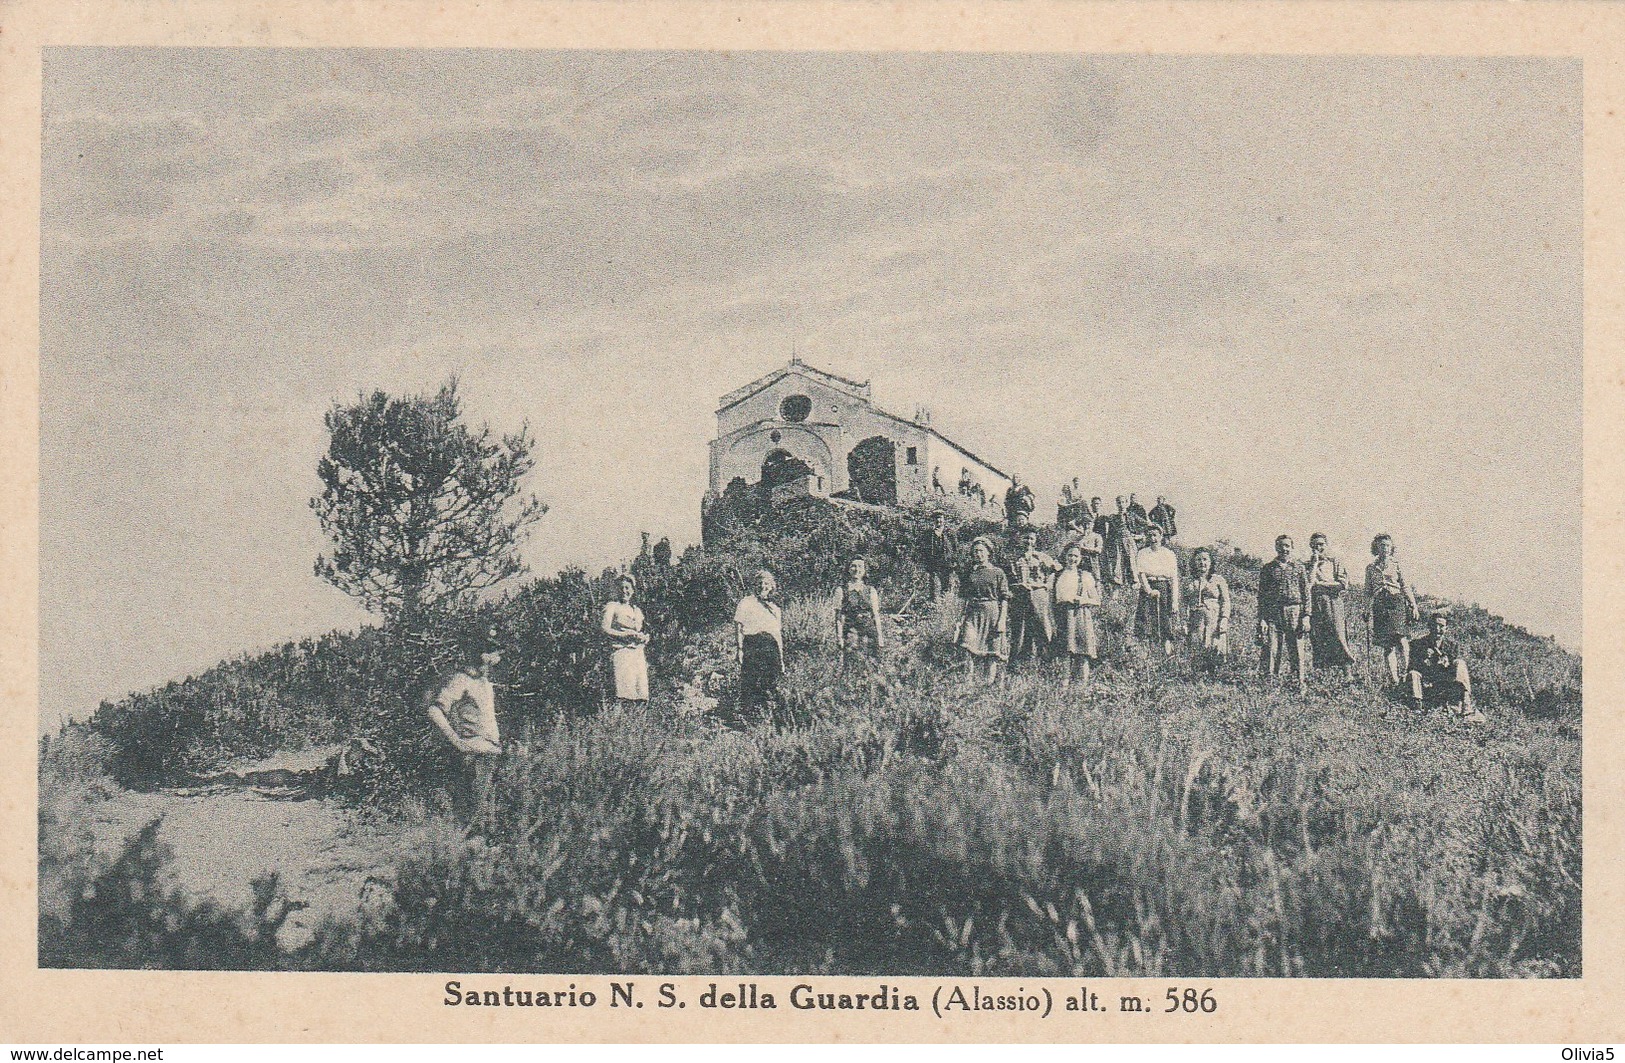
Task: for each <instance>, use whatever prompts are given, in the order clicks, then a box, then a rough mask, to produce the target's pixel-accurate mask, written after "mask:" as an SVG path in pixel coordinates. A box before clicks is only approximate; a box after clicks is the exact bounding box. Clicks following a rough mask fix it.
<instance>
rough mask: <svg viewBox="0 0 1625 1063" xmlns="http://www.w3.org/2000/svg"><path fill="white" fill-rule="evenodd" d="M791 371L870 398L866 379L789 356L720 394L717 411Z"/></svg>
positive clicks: (723, 409) (724, 408) (773, 382)
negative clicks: (853, 378) (766, 370)
mask: <svg viewBox="0 0 1625 1063" xmlns="http://www.w3.org/2000/svg"><path fill="white" fill-rule="evenodd" d="M791 373H800V374H802V375H803V376H806V377H808V378H809V379H812V380H815V381H817V382H818V383H820V384H825V385H827V386H829V387H832V388H834V389H835V390H837V391H842V392H845V393H846V394H848V395H851V396H852V397H853V398H858V399H869V398H870V394H869V382H868V381H867V380H865V381H864V382H862V383H861V384H860V383H859V382H858V381H856V380H849V379H848V378H846V377H844V376H840V375H839V374H836V373H831V372H829V371H827V370H824V369H819V368H818V367H816V366H811V365H808V364H807V363H806V362H803V361H802V360H801V359H799V358H791V359H790V361H789V363H788V364H786V365H783V366H780V367H779V368H778V369H775V370H773V371H772V372H771V373H769V374H767V375H766V376H764V377H760V378H758V379H756V380H753V381H751V382H750V383H749V384H745V385H743V386H742V387H737V388H734V389H733V390H732V391H730V392H728V393H727V394H726V395H724V396H722V398H720V399H718V400H717V403H718V405H717V412H718V413H724V412H726V411H727V410H729V409H732V408H733V407H735V406H738V405H739V404H740V403H741V402H744V401H745V400H746V399H748V398H750V397H751V396H752V395H755V394H757V393H758V392H760V391H761V390H762V389H763V388H768V387H771V386H773V385H774V384H776V383H778V382H779V381H780V380H782V379H784V378H785V377H787V376H789V375H790V374H791Z"/></svg>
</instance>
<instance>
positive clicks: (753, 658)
mask: <svg viewBox="0 0 1625 1063" xmlns="http://www.w3.org/2000/svg"><path fill="white" fill-rule="evenodd" d="M776 588H777V581H776V580H775V579H774V578H773V573H771V572H769V571H768V570H767V569H765V568H764V569H762V571H760V572H758V573H757V574H756V593H755V594H747V595H746V596H745V597H743V598H741V599H739V605H738V607H737V608H736V609H734V649H735V651H736V652H737V653H738V655H739V701H740V704H741V706H742V707H744V708H746V709H754V710H759V711H764V712H768V713H771V712H773V711H774V710H775V709H777V708H778V705H779V680H780V679H781V678H782V677H783V676H784V614H783V612H782V611H781V610H780V609H779V606H778V603H777V602H775V601H773V592H774V590H775V589H776Z"/></svg>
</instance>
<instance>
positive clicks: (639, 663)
mask: <svg viewBox="0 0 1625 1063" xmlns="http://www.w3.org/2000/svg"><path fill="white" fill-rule="evenodd" d="M619 586H620V598H619V599H618V600H616V601H612V602H606V603H605V604H604V617H603V621H602V623H601V624H600V628H601V629H602V630H603V632H604V635H605V637H607V638H608V639H609V667H610V673H611V675H612V677H613V682H614V690H615V700H617V701H625V702H647V701H648V700H649V662H648V659H647V658H646V657H644V655H643V647H645V646H647V645H648V644H649V636H648V634H647V633H646V632H645V631H644V630H643V610H642V609H639V608H638V607H637V606H635V605H633V604H632V598H633V596H634V595H636V594H637V590H638V581H637V580H636V579H635V578H633V577H632V576H631V575H623V576H622V577H621V578H620V584H619Z"/></svg>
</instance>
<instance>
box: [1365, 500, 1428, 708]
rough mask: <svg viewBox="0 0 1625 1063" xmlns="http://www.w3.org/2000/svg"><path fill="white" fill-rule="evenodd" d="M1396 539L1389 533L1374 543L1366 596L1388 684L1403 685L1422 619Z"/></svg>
mask: <svg viewBox="0 0 1625 1063" xmlns="http://www.w3.org/2000/svg"><path fill="white" fill-rule="evenodd" d="M1398 554H1399V551H1398V549H1397V548H1396V547H1395V546H1394V537H1393V536H1392V535H1389V534H1388V533H1387V532H1384V533H1382V534H1381V535H1379V536H1377V537H1376V538H1375V539H1372V540H1371V556H1372V557H1374V558H1376V560H1375V561H1373V562H1371V564H1369V565H1367V566H1366V567H1365V593H1366V596H1367V597H1368V598H1369V599H1370V609H1371V612H1370V615H1369V616H1368V617H1367V618H1366V625H1367V630H1369V631H1370V632H1371V641H1372V644H1373V645H1374V646H1377V647H1380V648H1381V649H1382V652H1383V658H1384V661H1385V663H1386V664H1387V666H1388V682H1389V683H1391V684H1392V685H1393V686H1395V687H1398V686H1399V685H1400V681H1401V677H1403V676H1405V675H1406V674H1407V673H1409V671H1410V667H1411V664H1410V660H1411V624H1412V623H1413V622H1414V621H1415V620H1416V619H1417V618H1418V617H1419V616H1421V611H1420V610H1419V609H1418V608H1417V607H1416V595H1415V594H1414V593H1413V592H1412V591H1411V585H1410V583H1409V581H1407V580H1406V579H1405V573H1404V572H1403V571H1402V570H1401V569H1400V567H1399V560H1398Z"/></svg>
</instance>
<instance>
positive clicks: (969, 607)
mask: <svg viewBox="0 0 1625 1063" xmlns="http://www.w3.org/2000/svg"><path fill="white" fill-rule="evenodd" d="M1118 501H1119V504H1120V510H1119V512H1120V513H1121V512H1123V508H1122V507H1123V503H1124V502H1125V500H1123V499H1119V500H1118ZM1108 516H1109V517H1110V516H1116V515H1108ZM1012 523H1013V525H1014V529H1013V530H1014V535H1013V539H1014V543H1013V545H1012V548H1011V550H1010V556H1009V557H1008V558H1007V559H1005V562H1004V564H1003V565H1002V566H1001V565H999V564H997V563H995V562H996V560H997V558H998V553H999V550H998V545H997V544H996V543H995V541H994V539H993V537H992V536H988V535H982V536H978V537H977V538H976V539H974V540H972V541H971V544H970V562H969V564H968V565H967V566H966V567H965V568H964V570H963V571H962V572H956V571H955V563H956V551H955V547H954V542H953V539H952V536H951V535H950V533H949V532H948V530H947V521H946V518H944V517H943V516H941V515H940V514H939V515H938V516H937V518H936V519H935V521H934V522H933V527H932V529H931V531H930V533H929V534H928V535H927V536H926V538H925V540H924V542H923V543H922V544H921V549H920V554H919V557H920V560H921V562H922V565H923V567H924V568H925V570H926V572H927V574H928V577H929V579H930V590H931V593H932V595H933V597H940V596H942V595H943V594H946V593H949V591H950V590H951V589H953V588H957V592H958V596H959V598H960V599H961V600H962V601H963V603H964V606H963V612H962V614H961V617H960V621H959V627H958V631H957V635H956V638H955V642H956V643H957V644H958V646H959V647H960V648H961V649H962V650H964V652H965V654H966V656H967V658H968V660H969V663H970V668H971V671H972V672H973V673H985V675H986V676H987V678H988V680H989V681H992V680H995V679H997V678H998V675H999V669H1000V667H1001V666H1005V665H1009V664H1012V663H1016V662H1021V661H1026V660H1042V659H1045V658H1049V657H1057V658H1061V659H1063V660H1064V661H1065V662H1066V667H1065V669H1064V672H1063V682H1064V683H1066V684H1067V685H1070V684H1072V683H1073V682H1079V681H1081V682H1085V683H1087V682H1088V680H1089V677H1090V671H1091V668H1092V666H1093V665H1094V663H1095V662H1096V661H1098V659H1099V656H1100V634H1099V630H1098V621H1097V614H1098V611H1099V609H1100V608H1101V606H1102V605H1103V604H1104V603H1105V599H1106V595H1107V594H1108V593H1110V592H1111V590H1112V589H1114V588H1116V587H1121V586H1128V585H1130V584H1131V585H1132V586H1133V588H1134V590H1135V591H1136V593H1137V600H1136V610H1135V619H1134V632H1135V634H1136V635H1137V636H1139V637H1140V638H1143V639H1145V640H1147V641H1149V642H1151V643H1153V644H1155V645H1157V646H1158V647H1159V648H1160V649H1161V651H1162V652H1163V653H1165V654H1167V653H1172V652H1173V649H1174V644H1175V642H1176V640H1178V639H1179V638H1187V639H1189V640H1190V642H1191V644H1192V646H1193V647H1194V648H1196V649H1197V650H1198V651H1199V652H1201V653H1202V654H1203V656H1204V657H1205V658H1208V659H1213V658H1215V655H1219V654H1222V653H1223V652H1224V646H1225V638H1226V633H1227V630H1228V625H1229V622H1230V590H1229V586H1228V584H1227V583H1226V582H1225V579H1224V577H1223V576H1221V575H1219V573H1218V571H1217V566H1216V564H1215V560H1214V557H1213V552H1212V551H1211V550H1208V549H1207V548H1205V547H1204V548H1202V549H1199V550H1197V551H1196V552H1195V553H1194V554H1193V555H1192V557H1191V568H1190V573H1189V579H1183V578H1182V576H1181V573H1180V566H1179V558H1178V555H1177V554H1175V553H1174V551H1173V550H1172V549H1171V548H1170V547H1169V546H1168V545H1167V541H1166V533H1165V531H1164V528H1163V525H1161V524H1158V523H1147V525H1146V526H1145V529H1144V531H1143V532H1142V533H1141V534H1140V537H1138V538H1134V539H1131V538H1129V533H1128V531H1127V528H1128V525H1127V524H1126V523H1125V522H1123V521H1120V520H1112V521H1110V526H1109V527H1108V528H1107V531H1106V532H1105V533H1103V532H1100V531H1096V530H1095V526H1094V522H1093V520H1088V521H1086V522H1085V523H1083V524H1082V525H1081V527H1080V526H1078V525H1074V524H1072V523H1070V522H1063V524H1062V525H1061V534H1062V546H1061V548H1060V559H1059V560H1056V559H1055V557H1054V556H1052V555H1051V554H1049V553H1047V552H1046V551H1044V550H1041V549H1039V533H1038V530H1037V529H1036V528H1034V527H1032V526H1031V525H1030V524H1027V523H1025V522H1023V521H1020V520H1017V521H1014V522H1012ZM1108 536H1109V537H1108ZM1108 542H1110V543H1111V547H1110V548H1108V547H1107V545H1106V544H1107V543H1108ZM1131 543H1132V544H1133V545H1132V546H1131V545H1130V544H1131ZM1114 554H1115V555H1116V556H1115V557H1114Z"/></svg>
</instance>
